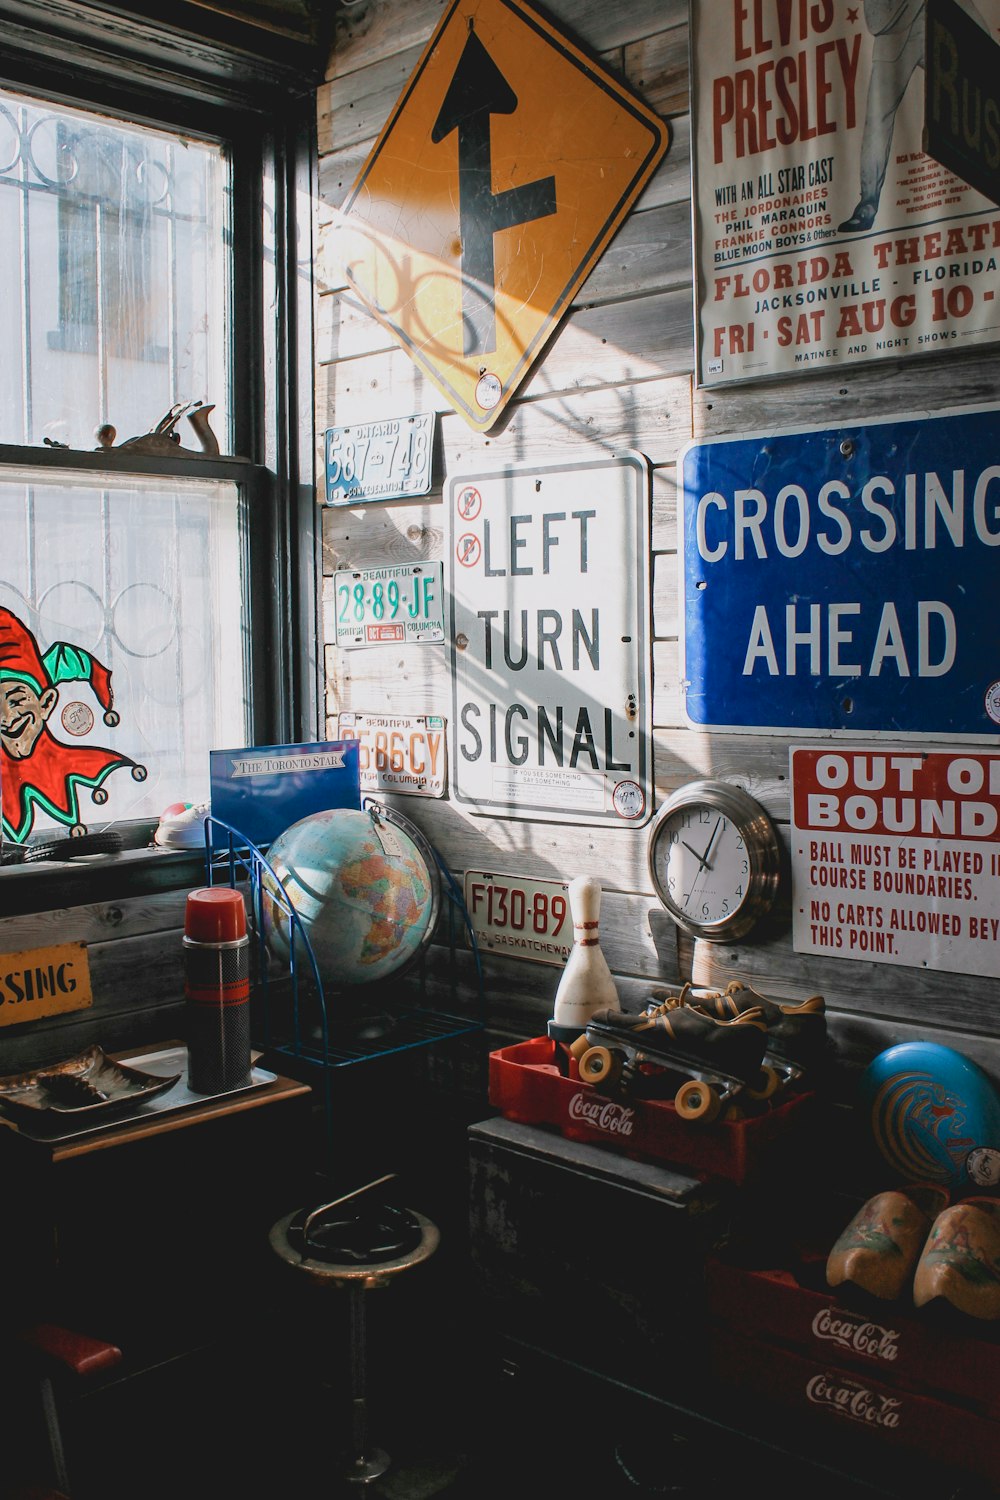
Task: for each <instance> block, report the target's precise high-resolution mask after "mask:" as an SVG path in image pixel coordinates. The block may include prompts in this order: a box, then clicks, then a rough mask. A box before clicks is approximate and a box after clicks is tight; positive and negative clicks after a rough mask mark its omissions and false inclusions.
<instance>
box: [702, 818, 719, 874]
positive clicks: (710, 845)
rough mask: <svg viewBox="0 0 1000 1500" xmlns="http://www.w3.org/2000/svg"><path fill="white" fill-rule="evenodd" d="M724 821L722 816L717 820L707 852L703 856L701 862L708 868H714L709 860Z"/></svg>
mask: <svg viewBox="0 0 1000 1500" xmlns="http://www.w3.org/2000/svg"><path fill="white" fill-rule="evenodd" d="M722 821H723V820H722V819H721V818H718V819H717V820H716V824H715V827H714V828H713V829H712V837H711V838H710V839H709V841H708V848H707V849H706V850H705V853H704V855H703V856H702V861H701V862H702V864H703V865H704V866H705V867H706V869H709V870H710V869H711V868H712V866H711V863H710V862H709V858H708V856H709V855H710V854H711V852H712V845H713V844H714V843H715V839H716V835H717V834H718V832H719V829H720V828H721V827H722Z"/></svg>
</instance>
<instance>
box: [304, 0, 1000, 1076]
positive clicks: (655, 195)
mask: <svg viewBox="0 0 1000 1500" xmlns="http://www.w3.org/2000/svg"><path fill="white" fill-rule="evenodd" d="M547 9H548V12H549V13H550V14H551V15H552V16H553V17H554V19H555V20H556V21H557V22H558V23H560V24H562V25H563V26H564V27H565V28H566V29H567V30H568V31H569V32H570V34H571V35H572V36H574V37H575V38H576V40H577V41H578V42H579V43H580V44H581V45H582V46H583V47H584V48H585V49H588V50H589V51H590V52H592V53H595V54H597V55H598V56H599V57H600V58H601V59H602V60H603V62H604V63H605V65H606V66H607V67H608V68H609V69H610V70H611V71H612V72H614V73H615V74H617V75H618V76H620V77H622V78H624V79H626V80H627V81H628V83H629V84H630V85H631V86H632V87H633V88H634V89H635V90H636V91H637V92H638V93H639V94H640V95H641V96H642V97H643V98H644V99H645V100H646V102H647V103H648V104H649V105H650V106H651V107H652V108H653V109H655V110H657V111H658V112H659V113H661V114H662V115H663V116H665V117H667V118H668V119H669V121H670V125H671V130H672V135H673V139H672V144H671V148H670V151H669V153H668V155H667V157H666V160H665V161H664V162H663V164H662V166H661V168H660V170H659V172H658V173H657V176H656V177H655V179H654V180H653V182H652V183H651V184H650V185H649V187H648V188H647V190H646V192H645V193H644V195H643V197H642V198H641V200H640V201H639V202H638V203H637V204H636V206H635V209H634V210H633V212H632V214H631V216H630V217H629V219H628V220H627V221H626V223H625V224H624V225H623V226H622V228H621V229H620V231H619V233H618V234H617V236H616V237H615V239H614V240H613V241H612V243H611V245H610V246H609V248H608V250H607V251H606V253H605V255H604V257H603V258H602V260H601V261H600V262H599V263H598V264H597V265H596V266H595V268H594V270H593V271H592V273H591V275H590V278H589V279H588V281H587V283H586V284H585V286H584V287H583V288H582V289H581V292H580V294H579V297H578V299H577V301H576V303H575V305H574V306H573V307H572V309H571V310H570V312H569V315H568V316H567V317H566V319H565V320H564V322H563V323H562V324H561V326H560V329H559V330H558V332H557V334H556V336H555V337H554V339H553V340H552V341H551V343H550V345H549V347H548V349H547V350H546V352H545V353H544V355H543V357H542V359H541V360H540V362H539V363H538V364H536V366H535V368H534V370H533V372H532V374H531V375H530V377H529V378H528V380H527V381H526V382H525V384H524V385H523V386H522V388H521V390H520V392H519V394H518V397H517V399H516V401H515V402H514V403H512V406H511V407H510V408H509V409H508V412H507V414H506V416H505V419H504V421H503V422H502V423H501V425H500V427H499V429H498V430H497V431H496V432H495V433H494V434H493V435H491V436H483V435H481V434H478V433H473V432H471V431H470V429H469V428H468V427H467V425H466V424H465V422H464V421H463V420H462V418H461V417H459V416H458V415H456V414H454V413H453V412H452V411H451V410H450V408H448V407H447V405H446V403H445V402H444V399H443V398H442V397H440V396H439V394H438V393H437V392H436V390H435V389H434V388H433V387H431V386H430V385H429V383H428V382H427V381H426V380H425V379H424V378H423V376H422V375H421V373H420V372H419V371H418V370H417V368H416V366H414V365H413V364H412V363H411V361H410V360H409V359H408V357H407V356H406V355H405V354H404V353H402V352H401V351H400V350H399V349H398V348H397V347H396V345H395V344H394V343H393V341H392V340H391V338H390V337H389V336H388V335H387V334H386V333H385V332H384V331H383V330H382V329H381V327H380V326H379V324H378V323H377V322H376V321H375V320H374V319H373V318H371V317H370V316H369V315H368V314H367V313H366V312H365V311H364V310H363V309H361V308H359V307H358V306H356V305H355V304H354V303H353V302H352V301H351V299H350V298H349V297H348V296H347V295H346V294H345V293H344V289H343V283H342V280H341V277H340V276H339V274H338V271H337V267H336V265H335V264H334V263H333V256H332V255H331V254H328V253H327V250H326V247H327V246H328V242H329V240H330V238H331V236H330V226H331V222H332V220H333V217H334V211H335V210H336V209H337V208H338V206H339V205H340V204H341V202H342V201H343V199H344V197H345V196H346V194H347V192H348V191H349V189H350V187H351V185H352V183H353V181H354V179H355V177H356V175H357V172H358V171H359V169H360V168H361V166H362V164H363V163H364V161H365V158H366V156H367V154H368V151H369V150H370V148H371V146H372V144H373V142H374V140H375V137H376V136H377V134H378V132H379V130H380V129H381V127H382V126H383V124H384V123H385V120H386V118H387V115H388V113H389V111H390V110H391V108H392V106H393V104H394V103H395V101H396V99H397V97H398V95H399V93H400V91H401V89H402V87H403V85H404V84H405V83H406V81H407V80H408V78H409V77H410V74H411V73H412V70H413V68H414V66H415V64H416V62H417V60H418V58H419V56H420V54H421V51H422V49H423V47H424V45H425V43H426V41H427V39H428V37H429V36H430V34H431V32H432V30H433V28H434V26H435V25H436V23H437V21H438V20H439V19H440V16H441V14H442V11H443V4H442V0H359V3H356V4H353V5H351V6H350V7H349V8H346V9H345V10H344V11H343V12H342V13H341V18H340V20H339V22H338V28H337V35H336V43H335V47H334V51H333V55H332V57H331V59H330V65H329V70H328V76H327V81H326V83H325V84H324V86H323V87H322V89H321V90H320V92H319V96H318V99H317V118H318V130H319V143H320V156H321V161H320V202H319V204H318V206H317V213H318V233H319V246H320V254H319V264H318V272H319V291H318V297H317V346H316V352H317V367H316V426H317V433H318V436H319V439H320V441H321V440H322V436H323V433H324V431H325V429H326V428H327V427H329V426H333V425H346V424H349V423H352V422H357V421H372V420H378V419H381V418H389V417H393V416H399V415H405V414H407V413H410V412H415V411H425V410H436V411H437V412H438V413H439V432H440V452H439V456H438V462H437V465H436V473H435V488H434V489H433V491H432V493H431V494H430V495H429V496H428V497H427V499H426V500H425V501H424V502H423V503H420V504H409V503H402V502H396V503H388V504H386V503H380V504H375V505H370V506H364V507H358V508H349V509H340V508H337V509H327V510H325V511H324V514H323V568H324V574H325V581H326V598H325V600H324V604H325V621H324V640H325V642H326V710H327V724H326V732H327V734H328V735H329V736H330V737H334V736H335V735H336V730H337V713H338V712H339V711H341V710H355V711H358V712H367V713H380V712H381V713H385V712H391V713H403V714H417V713H433V714H441V715H444V716H445V717H447V716H448V710H449V702H450V692H449V675H448V662H447V647H446V646H444V645H442V646H409V647H402V648H399V649H391V648H386V647H375V648H369V649H354V650H350V651H346V652H345V651H341V650H338V649H337V648H336V647H335V646H332V645H330V644H329V642H330V641H331V640H332V639H334V629H333V621H332V616H331V613H330V610H331V608H332V598H331V594H332V587H331V586H332V574H333V572H334V570H335V569H337V568H341V567H371V566H376V565H379V564H385V563H395V564H399V563H407V562H416V561H423V560H427V559H435V558H439V557H441V555H442V542H443V530H444V517H443V512H442V501H441V495H442V484H443V483H444V482H445V481H446V479H447V476H448V474H449V472H450V471H451V470H452V469H453V468H454V466H455V465H457V464H458V463H459V461H460V460H468V459H469V458H470V456H471V457H473V458H475V459H477V460H478V461H488V462H489V463H490V464H491V465H496V466H498V467H499V466H501V465H502V464H503V463H505V462H508V461H519V460H523V459H525V458H528V459H532V458H548V459H552V458H558V457H560V456H562V455H564V454H567V453H569V452H571V451H579V450H581V449H582V450H588V451H595V450H600V449H603V448H607V447H611V446H613V445H619V444H624V445H627V446H628V447H632V448H636V449H639V450H640V451H642V452H644V453H645V454H647V455H648V457H649V459H650V461H651V463H652V464H653V466H654V493H653V510H652V532H651V537H652V551H651V556H650V558H649V567H650V570H651V580H652V597H653V622H652V623H653V632H652V634H653V648H652V679H653V686H654V693H653V708H654V732H655V782H656V802H657V805H659V804H660V803H661V802H662V801H663V799H664V798H665V797H666V796H667V795H668V794H669V793H670V791H672V790H673V789H674V788H675V787H677V786H678V785H680V784H682V783H683V782H685V781H688V780H690V779H692V778H695V777H698V776H703V775H711V776H718V777H725V778H729V779H731V780H733V781H734V782H737V783H738V784H740V785H742V786H744V787H746V788H747V789H748V790H749V791H750V792H751V793H752V794H753V795H754V796H756V797H757V798H758V799H759V800H760V801H761V802H762V803H763V804H764V805H765V806H766V808H767V809H768V811H769V812H770V814H771V815H772V817H773V818H774V819H775V820H776V821H777V823H778V825H779V828H780V829H781V830H782V832H783V834H784V837H785V841H786V843H787V829H788V819H789V786H788V780H787V771H788V749H789V743H790V741H788V740H787V739H784V738H781V737H779V736H774V737H767V736H761V735H756V734H754V735H749V734H748V735H739V734H736V735H733V734H718V733H716V734H710V733H703V732H693V731H692V730H690V729H688V728H686V727H685V725H684V720H683V715H682V713H681V707H680V698H679V693H678V647H677V629H678V587H677V573H676V548H677V512H676V470H675V463H676V458H677V455H678V452H679V449H680V448H681V446H682V445H683V444H684V443H685V442H686V441H688V440H689V439H690V438H692V437H701V436H707V435H712V434H719V433H740V432H744V431H748V430H759V429H761V428H767V427H771V426H773V427H775V428H778V427H782V426H789V425H800V424H810V423H815V424H816V425H820V426H827V425H830V422H831V420H834V421H835V420H840V419H843V420H845V421H846V420H853V419H856V418H859V417H862V416H871V414H872V412H873V410H877V411H879V412H880V413H882V414H884V415H885V416H886V417H888V416H890V415H891V414H893V413H896V412H900V413H901V412H906V413H912V412H914V411H918V412H919V411H927V412H932V411H934V410H935V408H940V407H941V406H943V405H945V404H947V405H955V404H960V403H962V402H965V401H970V402H971V401H976V400H980V401H982V400H984V399H988V398H989V396H990V393H991V392H992V390H993V389H995V383H996V374H997V371H998V369H1000V359H998V357H997V356H995V355H992V356H991V355H989V354H987V355H982V354H980V355H978V356H976V357H975V358H973V359H964V360H963V359H956V358H955V357H953V356H950V355H938V356H936V357H932V358H930V359H926V360H922V361H914V360H911V361H908V362H907V363H905V364H903V365H901V366H899V367H898V368H897V369H882V368H880V369H879V371H878V373H877V374H868V375H865V374H864V373H862V372H855V371H851V372H850V374H849V375H848V376H847V377H846V379H845V377H844V376H843V375H838V376H837V377H836V378H831V377H829V376H827V375H825V374H823V373H819V372H814V371H810V372H809V374H808V375H807V376H804V377H803V378H802V379H799V380H783V381H781V382H773V381H772V382H769V383H767V384H761V385H753V386H751V385H747V386H741V387H736V388H734V389H732V390H729V391H723V390H718V389H715V390H712V391H709V392H705V391H699V390H697V389H696V388H695V385H694V380H693V374H692V372H693V369H694V351H693V301H692V245H691V203H690V137H691V132H690V118H689V97H688V84H689V76H688V25H687V15H688V10H687V0H632V3H630V4H629V5H621V6H612V5H608V4H607V3H606V0H551V3H550V4H549V5H548V7H547ZM831 414H834V415H833V416H832V417H831ZM321 460H322V454H321V452H320V451H319V450H318V451H317V473H318V474H319V475H320V483H322V478H321V476H322V461H321ZM320 494H322V490H320ZM928 748H933V747H930V746H929V747H928ZM395 800H396V805H397V806H398V807H399V809H400V811H402V812H403V813H405V815H406V816H407V817H409V818H411V819H412V820H413V821H414V822H416V823H417V824H418V825H419V826H420V827H421V828H422V830H423V831H424V832H425V834H426V835H427V836H428V837H429V838H430V839H431V840H432V842H433V843H434V844H435V845H436V847H437V848H438V850H439V851H440V853H441V855H442V857H443V858H444V859H445V860H446V862H447V864H448V866H449V868H450V869H451V871H452V872H453V873H454V875H455V877H456V878H457V879H458V880H459V881H460V880H461V878H462V875H463V873H464V871H465V870H467V869H478V870H483V869H496V870H502V871H504V872H506V873H520V874H521V875H523V876H525V877H535V878H547V879H553V878H557V879H568V878H572V877H573V876H575V875H579V874H593V875H597V876H598V878H599V879H600V880H601V882H602V886H603V891H604V896H603V903H602V921H601V933H602V943H603V947H604V950H605V952H606V954H607V957H608V960H609V962H610V964H611V967H612V969H613V971H614V972H615V974H616V976H617V977H618V979H619V988H620V991H621V994H622V997H623V999H625V1000H629V999H636V998H638V997H639V996H641V995H643V994H645V993H648V991H649V989H650V988H651V987H652V986H654V985H663V984H670V983H671V982H672V981H676V980H678V979H686V978H692V979H694V980H695V981H696V982H700V983H719V984H723V983H725V982H726V981H727V980H729V979H730V978H732V977H735V976H742V977H745V978H747V979H749V980H751V981H752V982H753V983H754V984H755V985H756V986H757V988H758V989H760V990H762V991H763V992H764V993H766V994H770V995H773V996H776V997H784V998H790V999H799V998H805V996H807V995H810V994H813V993H816V992H820V993H822V994H824V995H825V997H826V1001H827V1006H828V1009H829V1013H830V1016H831V1033H832V1035H833V1037H834V1041H835V1044H836V1049H837V1053H838V1056H839V1057H840V1058H841V1059H842V1061H843V1062H844V1064H845V1068H844V1069H843V1074H844V1077H845V1078H849V1077H850V1076H852V1074H851V1070H852V1069H853V1070H856V1069H857V1067H859V1066H862V1065H863V1064H864V1063H865V1062H867V1061H868V1060H869V1059H870V1058H871V1057H872V1056H874V1055H875V1053H876V1052H878V1051H879V1050H881V1048H882V1047H885V1046H888V1045H889V1044H890V1043H892V1042H894V1041H902V1040H910V1039H914V1038H918V1037H928V1038H931V1039H935V1040H938V1041H943V1042H946V1043H948V1044H950V1045H954V1046H958V1047H960V1048H961V1050H963V1051H964V1052H965V1054H966V1055H967V1056H970V1057H973V1058H975V1059H976V1060H978V1061H979V1062H980V1063H982V1064H983V1065H984V1066H986V1067H987V1068H988V1070H989V1071H990V1072H991V1074H992V1075H993V1076H994V1077H996V1078H998V1080H1000V1053H998V1049H997V1045H996V1042H995V1040H994V1038H995V1037H996V1035H997V1026H998V1023H997V1017H996V1011H995V1007H996V1000H997V986H996V984H995V982H994V981H992V980H989V979H985V978H977V977H969V976H964V975H952V974H944V973H933V972H928V971H925V970H916V969H909V968H900V967H897V966H890V965H884V964H879V963H877V962H856V961H852V960H843V959H820V958H813V957H806V956H803V955H799V954H796V953H794V952H793V951H792V942H791V930H790V911H789V905H788V900H787V896H786V899H785V901H784V904H783V905H781V906H780V908H779V909H778V910H777V911H776V912H775V913H773V914H772V917H771V918H770V919H769V920H768V922H767V923H766V924H764V925H763V926H761V927H758V928H757V929H755V931H754V932H753V933H752V934H751V935H750V937H749V938H747V939H746V940H745V941H743V942H742V943H738V944H708V943H698V944H696V945H692V944H691V943H690V942H688V941H687V940H686V939H685V940H683V941H682V942H681V943H680V945H679V947H678V945H677V943H676V937H677V934H676V931H675V929H674V928H673V925H672V924H671V923H669V921H668V920H667V919H666V917H665V913H663V911H662V909H661V908H660V906H659V903H658V902H657V901H656V899H655V896H654V895H653V893H652V886H651V884H650V881H649V877H648V873H647V868H646V844H647V832H646V830H645V829H638V830H637V829H628V828H590V827H574V826H571V825H556V824H550V823H537V822H536V823H532V822H530V821H522V820H518V821H504V820H500V819H496V818H477V817H475V816H472V815H471V814H470V813H468V812H467V811H465V810H464V809H462V808H460V807H458V806H457V805H455V804H454V803H452V802H451V801H449V800H448V798H447V797H445V798H444V799H441V800H432V799H426V798H421V797H399V798H397V799H395ZM786 885H787V882H786ZM484 969H485V973H486V979H487V985H488V994H489V1007H490V1017H491V1024H492V1027H493V1028H494V1030H495V1031H496V1032H498V1033H500V1034H509V1035H517V1036H527V1035H537V1034H539V1033H541V1032H542V1031H543V1030H544V1027H545V1022H546V1020H547V1019H548V1016H549V1015H550V1014H551V1005H552V1000H553V997H554V993H555V988H556V985H557V983H558V978H559V970H558V969H555V968H552V967H549V966H544V965H540V964H535V963H527V962H523V961H518V960H516V959H503V958H494V957H492V956H487V957H486V958H485V959H484Z"/></svg>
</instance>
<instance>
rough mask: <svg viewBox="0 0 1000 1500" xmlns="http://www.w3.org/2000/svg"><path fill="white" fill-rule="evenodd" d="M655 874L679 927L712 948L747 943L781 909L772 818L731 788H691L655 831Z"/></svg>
mask: <svg viewBox="0 0 1000 1500" xmlns="http://www.w3.org/2000/svg"><path fill="white" fill-rule="evenodd" d="M648 850H649V873H650V875H651V876H652V879H653V884H654V886H655V887H656V894H657V895H658V896H659V898H660V900H661V901H662V903H663V905H664V906H665V907H666V909H667V911H668V912H669V913H670V916H671V917H672V918H673V920H674V921H675V922H676V923H677V925H678V927H680V928H682V929H683V930H684V931H685V932H689V933H691V934H692V935H693V936H694V937H700V938H707V939H708V940H709V941H711V942H731V941H732V940H733V939H734V938H740V937H743V936H744V935H745V934H746V933H748V932H749V931H750V929H751V927H753V925H754V923H755V922H758V921H759V920H760V918H761V917H763V916H764V915H765V913H766V912H768V911H769V910H770V909H771V907H772V906H773V905H774V900H775V897H776V896H777V894H778V885H779V882H780V879H781V842H780V840H779V838H778V834H777V830H776V829H775V827H774V824H773V823H772V822H771V819H770V818H769V817H768V815H767V813H766V812H765V811H764V809H763V807H761V805H760V803H759V802H757V801H756V800H755V799H754V798H753V797H751V796H750V795H749V793H748V792H744V791H743V790H742V788H740V787H738V786H734V785H733V784H732V783H731V782H728V781H711V780H705V781H691V782H688V783H687V785H686V786H682V787H680V788H678V790H677V791H676V792H674V793H673V795H672V796H671V797H669V798H668V800H667V801H666V802H665V803H664V804H663V806H662V807H661V808H660V810H659V812H658V813H657V815H656V817H655V819H654V821H653V822H652V824H651V825H650V829H649V844H648Z"/></svg>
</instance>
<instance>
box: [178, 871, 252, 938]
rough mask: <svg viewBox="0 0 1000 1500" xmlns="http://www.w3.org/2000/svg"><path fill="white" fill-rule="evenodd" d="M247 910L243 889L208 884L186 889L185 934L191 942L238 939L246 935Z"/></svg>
mask: <svg viewBox="0 0 1000 1500" xmlns="http://www.w3.org/2000/svg"><path fill="white" fill-rule="evenodd" d="M246 931H247V910H246V906H245V904H244V901H243V893H242V891H234V890H233V889H232V888H231V887H230V886H227V885H208V886H203V887H202V888H201V889H200V890H197V891H189V892H188V898H187V905H186V907H185V912H184V936H185V937H186V938H189V939H190V941H191V942H193V943H237V942H239V940H240V938H243V937H245V936H246Z"/></svg>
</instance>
